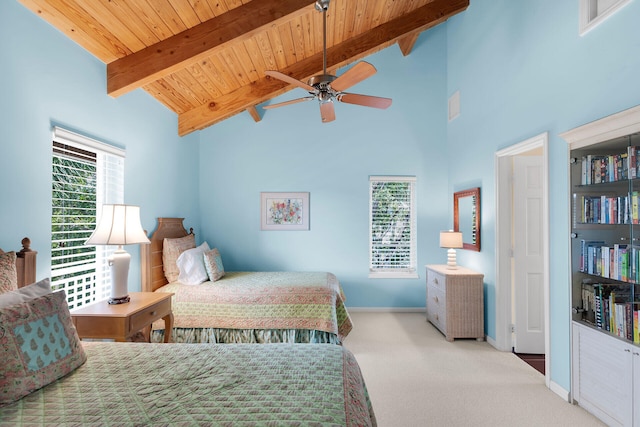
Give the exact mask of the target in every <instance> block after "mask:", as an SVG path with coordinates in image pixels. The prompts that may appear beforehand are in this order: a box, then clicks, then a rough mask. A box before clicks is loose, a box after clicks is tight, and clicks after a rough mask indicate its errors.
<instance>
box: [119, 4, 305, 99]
mask: <svg viewBox="0 0 640 427" xmlns="http://www.w3.org/2000/svg"><path fill="white" fill-rule="evenodd" d="M313 4H314V3H313V2H312V1H310V0H270V1H268V2H267V1H252V2H249V3H246V4H244V5H242V6H239V7H237V8H235V9H232V10H230V11H229V12H227V13H224V14H222V15H220V16H218V17H215V18H213V19H210V20H208V21H205V22H203V23H202V24H199V25H196V26H195V27H192V28H189V29H188V30H185V31H183V32H181V33H179V34H176V35H175V36H172V37H169V38H168V39H165V40H163V41H161V42H158V43H156V44H154V45H151V46H149V47H146V48H144V49H142V50H140V51H138V52H135V53H133V54H131V55H127V56H125V57H122V58H120V59H117V60H115V61H113V62H111V63H109V64H107V93H108V94H109V95H110V96H113V97H117V96H120V95H123V94H125V93H127V92H130V91H132V90H134V89H137V88H139V87H142V86H144V85H146V84H149V83H152V82H153V81H156V80H158V79H161V78H163V77H165V76H167V75H169V74H171V73H173V72H175V71H178V70H180V69H182V68H184V67H185V66H187V65H189V64H193V63H195V62H197V61H199V60H201V59H203V58H206V57H208V56H211V55H214V54H215V53H216V52H219V51H221V50H222V49H224V48H226V47H228V46H230V45H232V44H235V43H242V42H243V41H245V40H248V39H249V38H251V37H252V36H253V35H255V34H256V33H257V32H260V31H263V30H264V29H265V28H268V27H272V26H275V25H278V24H279V23H283V22H286V21H288V20H290V19H294V18H296V17H298V16H300V15H303V14H304V13H307V12H308V11H309V9H310V8H313Z"/></svg>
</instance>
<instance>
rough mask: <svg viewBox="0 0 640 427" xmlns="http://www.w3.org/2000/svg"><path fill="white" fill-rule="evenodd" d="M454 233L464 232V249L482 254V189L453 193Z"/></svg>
mask: <svg viewBox="0 0 640 427" xmlns="http://www.w3.org/2000/svg"><path fill="white" fill-rule="evenodd" d="M453 231H460V232H462V248H463V249H468V250H470V251H476V252H480V187H476V188H471V189H469V190H463V191H457V192H455V193H453Z"/></svg>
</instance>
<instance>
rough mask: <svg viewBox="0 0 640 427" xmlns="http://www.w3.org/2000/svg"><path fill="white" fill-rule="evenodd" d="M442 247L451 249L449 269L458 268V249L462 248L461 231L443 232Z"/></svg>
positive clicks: (448, 254)
mask: <svg viewBox="0 0 640 427" xmlns="http://www.w3.org/2000/svg"><path fill="white" fill-rule="evenodd" d="M440 247H441V248H449V250H448V251H447V268H452V269H453V268H458V265H457V264H456V249H459V248H462V247H463V246H462V233H461V232H459V231H453V230H449V231H441V232H440Z"/></svg>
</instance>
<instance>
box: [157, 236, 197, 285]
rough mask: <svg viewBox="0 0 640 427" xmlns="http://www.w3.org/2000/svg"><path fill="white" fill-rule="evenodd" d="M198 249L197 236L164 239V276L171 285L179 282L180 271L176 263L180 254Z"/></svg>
mask: <svg viewBox="0 0 640 427" xmlns="http://www.w3.org/2000/svg"><path fill="white" fill-rule="evenodd" d="M195 247H196V236H195V235H193V234H188V235H186V236H184V237H179V238H177V239H167V238H165V239H164V243H163V245H162V268H163V269H164V276H165V277H166V278H167V280H168V281H169V283H173V282H175V281H176V280H178V276H179V275H180V271H179V270H178V266H177V265H176V261H177V260H178V257H179V256H180V254H181V253H182V252H184V251H186V250H187V249H192V248H195Z"/></svg>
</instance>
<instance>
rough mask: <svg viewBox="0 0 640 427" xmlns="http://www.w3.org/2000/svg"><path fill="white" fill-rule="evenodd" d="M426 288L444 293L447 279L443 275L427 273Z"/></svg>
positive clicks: (432, 272)
mask: <svg viewBox="0 0 640 427" xmlns="http://www.w3.org/2000/svg"><path fill="white" fill-rule="evenodd" d="M427 286H433V287H434V288H436V289H439V290H441V291H442V292H446V289H447V278H446V277H445V275H444V274H440V273H436V272H434V271H429V272H428V273H427Z"/></svg>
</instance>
